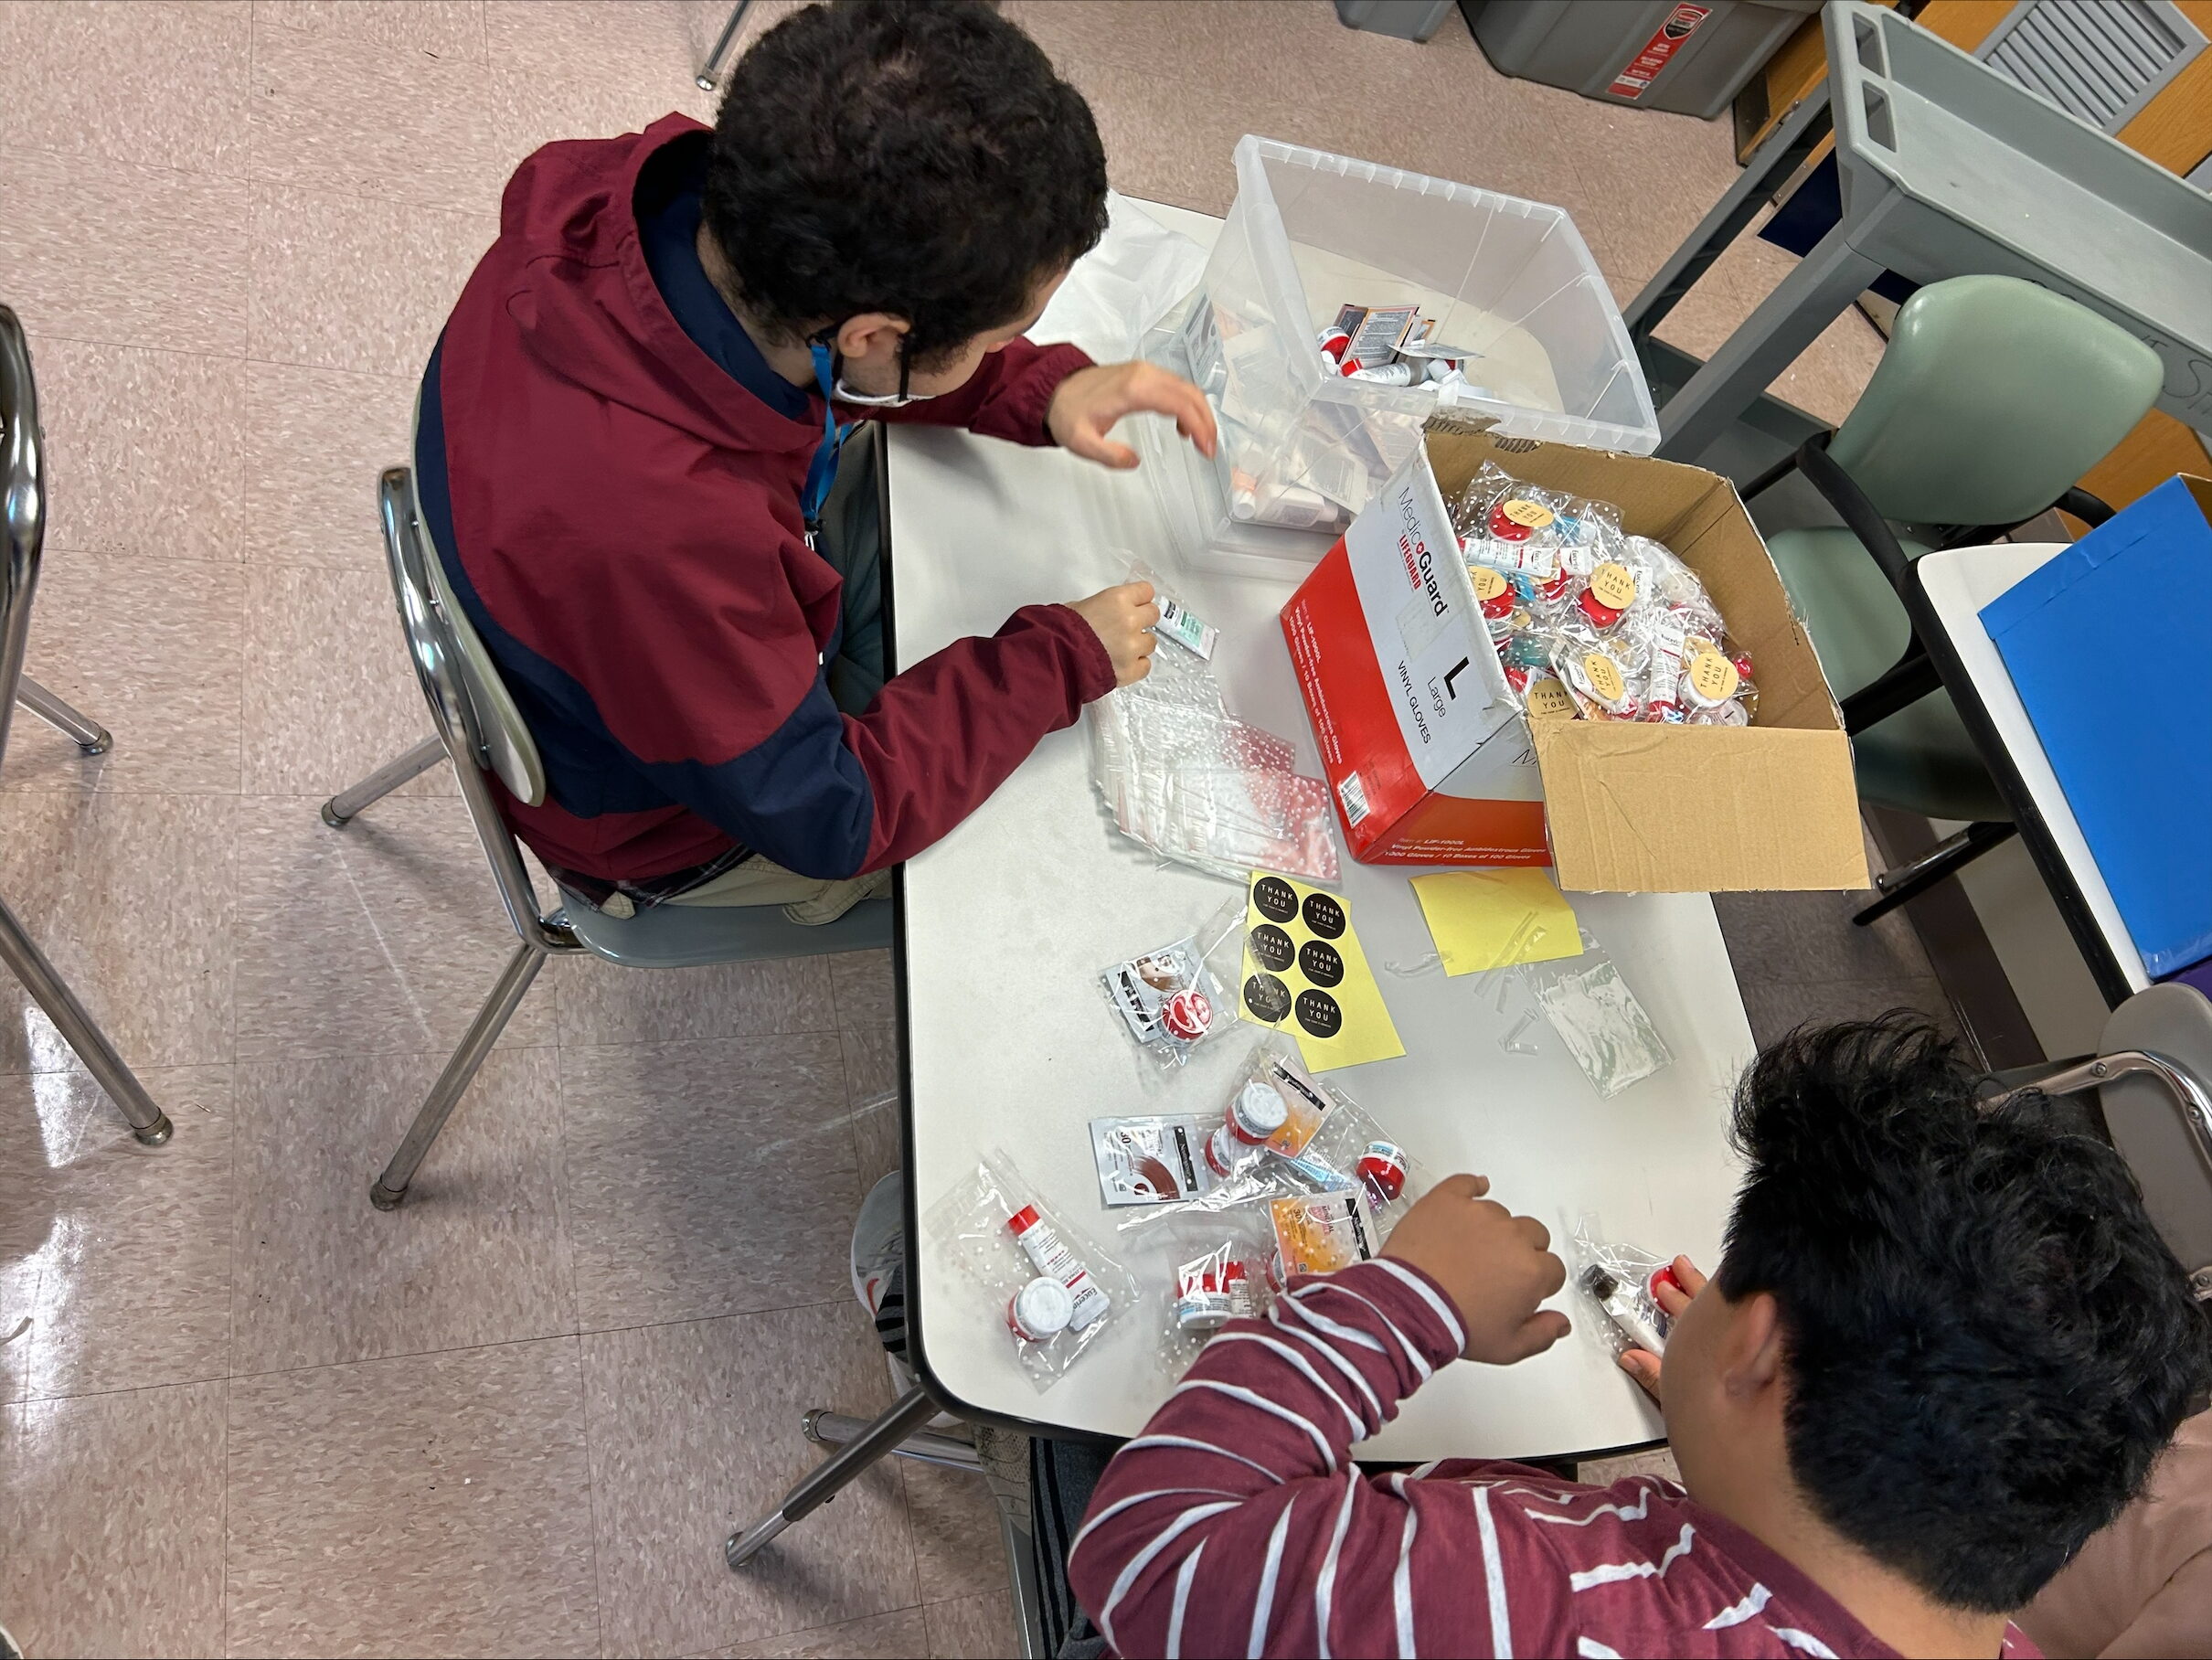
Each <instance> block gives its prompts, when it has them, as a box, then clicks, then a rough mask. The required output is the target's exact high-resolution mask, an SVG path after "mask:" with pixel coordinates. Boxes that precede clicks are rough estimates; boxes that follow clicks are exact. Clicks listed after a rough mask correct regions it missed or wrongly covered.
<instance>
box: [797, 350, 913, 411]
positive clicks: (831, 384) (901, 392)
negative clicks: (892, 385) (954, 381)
mask: <svg viewBox="0 0 2212 1660" xmlns="http://www.w3.org/2000/svg"><path fill="white" fill-rule="evenodd" d="M809 345H810V346H811V348H812V350H813V352H814V379H815V381H816V382H817V383H818V384H819V385H820V386H821V388H822V395H823V397H824V398H826V399H832V400H833V401H835V402H837V403H849V404H853V405H856V407H858V408H860V409H864V410H901V409H904V408H905V407H906V406H907V405H908V404H909V403H927V402H928V401H929V400H930V399H932V398H934V397H936V396H937V394H936V393H935V392H909V391H908V390H907V355H906V347H905V346H904V345H903V344H902V345H901V346H899V389H898V390H897V391H896V392H856V391H855V390H854V389H853V388H851V387H850V386H848V385H846V384H845V375H844V373H843V372H842V367H841V366H842V364H843V359H842V358H841V357H840V356H838V354H837V352H836V351H835V348H833V347H832V346H828V345H825V344H824V342H822V341H819V340H816V341H812V342H810V343H809Z"/></svg>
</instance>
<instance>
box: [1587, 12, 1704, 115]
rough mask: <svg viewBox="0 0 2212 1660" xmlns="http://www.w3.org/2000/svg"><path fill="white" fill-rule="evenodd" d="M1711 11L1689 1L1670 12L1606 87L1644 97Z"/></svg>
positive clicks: (1623, 95) (1619, 93)
mask: <svg viewBox="0 0 2212 1660" xmlns="http://www.w3.org/2000/svg"><path fill="white" fill-rule="evenodd" d="M1712 15H1713V8H1712V7H1711V6H1709V5H1690V4H1684V5H1678V6H1676V7H1675V9H1674V10H1673V11H1671V12H1669V13H1667V15H1666V21H1665V22H1664V23H1662V24H1661V25H1660V26H1659V27H1657V28H1655V29H1654V30H1653V31H1652V37H1651V38H1650V39H1649V40H1647V41H1645V42H1644V43H1643V49H1642V50H1641V51H1639V52H1638V53H1637V54H1636V55H1635V56H1634V57H1633V58H1632V59H1629V60H1628V61H1627V62H1626V63H1624V64H1622V66H1621V72H1620V73H1619V74H1618V75H1616V76H1614V77H1613V84H1612V85H1611V86H1610V87H1608V88H1606V89H1605V90H1607V91H1608V92H1611V94H1612V95H1613V96H1614V97H1615V98H1642V97H1643V95H1644V94H1645V93H1646V92H1648V91H1650V90H1651V89H1652V82H1653V81H1654V80H1655V79H1657V77H1658V74H1659V71H1660V70H1661V69H1664V68H1666V60H1667V59H1670V58H1672V57H1673V56H1674V55H1675V52H1676V51H1677V50H1679V49H1680V48H1681V46H1682V43H1683V42H1684V41H1686V40H1687V39H1688V38H1689V37H1691V36H1692V35H1693V34H1695V33H1696V29H1697V26H1698V25H1699V24H1701V23H1703V22H1704V21H1705V20H1706V19H1707V17H1709V16H1712Z"/></svg>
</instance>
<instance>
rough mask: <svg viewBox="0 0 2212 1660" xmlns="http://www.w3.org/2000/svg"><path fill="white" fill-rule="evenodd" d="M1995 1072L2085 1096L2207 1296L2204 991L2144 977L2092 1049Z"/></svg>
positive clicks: (2017, 1084)
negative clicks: (2048, 1062) (2084, 1054)
mask: <svg viewBox="0 0 2212 1660" xmlns="http://www.w3.org/2000/svg"><path fill="white" fill-rule="evenodd" d="M2003 1081H2004V1082H2005V1084H2007V1085H2010V1086H2012V1087H2013V1088H2015V1089H2022V1088H2026V1089H2036V1090H2040V1091H2043V1092H2044V1093H2045V1094H2047V1095H2080V1096H2083V1097H2085V1098H2086V1099H2087V1100H2088V1101H2089V1102H2090V1103H2091V1104H2093V1106H2094V1108H2095V1111H2096V1114H2097V1116H2098V1118H2099V1119H2100V1122H2101V1126H2102V1128H2103V1130H2104V1133H2105V1134H2106V1136H2107V1137H2108V1138H2109V1139H2110V1140H2111V1143H2112V1144H2113V1145H2114V1146H2116V1147H2118V1148H2119V1149H2120V1152H2121V1155H2122V1157H2123V1158H2125V1159H2126V1160H2127V1161H2128V1167H2129V1168H2130V1169H2131V1170H2132V1171H2133V1172H2134V1173H2135V1180H2136V1182H2137V1183H2138V1184H2139V1185H2140V1186H2142V1188H2143V1208H2144V1209H2145V1210H2147V1211H2149V1212H2150V1216H2151V1220H2152V1222H2153V1224H2154V1226H2156V1228H2157V1229H2158V1231H2159V1234H2160V1235H2161V1236H2162V1237H2163V1238H2164V1240H2165V1242H2166V1243H2167V1245H2169V1246H2170V1247H2172V1248H2173V1251H2174V1254H2175V1257H2177V1258H2178V1259H2179V1260H2180V1261H2181V1265H2182V1266H2183V1267H2184V1268H2185V1269H2187V1270H2188V1271H2189V1282H2190V1284H2191V1285H2192V1286H2193V1287H2194V1288H2195V1290H2196V1295H2197V1298H2198V1300H2199V1301H2200V1302H2204V1303H2207V1304H2212V1000H2207V998H2206V996H2205V995H2204V993H2202V992H2200V991H2198V990H2196V987H2194V986H2189V985H2182V984H2164V985H2154V986H2150V987H2148V988H2146V989H2145V990H2143V991H2139V992H2137V993H2136V994H2135V995H2133V996H2132V997H2130V998H2129V999H2128V1000H2127V1001H2126V1002H2124V1003H2122V1005H2121V1006H2119V1007H2118V1008H2116V1009H2114V1010H2113V1011H2112V1012H2111V1016H2110V1017H2109V1018H2108V1019H2107V1020H2106V1021H2105V1023H2104V1031H2103V1032H2102V1034H2101V1035H2100V1037H2099V1039H2098V1045H2097V1053H2096V1054H2094V1055H2091V1056H2088V1057H2085V1058H2083V1059H2079V1060H2066V1061H2059V1062H2057V1063H2055V1064H2052V1065H2048V1066H2045V1067H2040V1068H2028V1069H2023V1070H2021V1071H2016V1072H2007V1073H2005V1075H2004V1078H2003Z"/></svg>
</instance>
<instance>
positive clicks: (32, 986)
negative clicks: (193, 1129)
mask: <svg viewBox="0 0 2212 1660" xmlns="http://www.w3.org/2000/svg"><path fill="white" fill-rule="evenodd" d="M0 963H6V964H7V965H8V967H9V968H11V969H13V970H14V971H15V973H16V978H17V979H18V980H21V981H22V982H23V985H24V989H25V990H26V991H27V992H29V993H30V995H31V1001H33V1002H34V1003H36V1004H37V1006H39V1007H40V1008H42V1009H44V1010H45V1011H46V1016H47V1018H48V1020H51V1021H52V1022H53V1023H54V1025H55V1027H56V1028H57V1029H58V1030H59V1032H60V1033H61V1035H62V1037H65V1038H67V1039H68V1040H69V1048H72V1049H75V1050H76V1051H77V1059H80V1060H81V1061H83V1062H84V1065H85V1070H86V1071H88V1072H90V1073H91V1074H92V1077H93V1078H94V1080H97V1081H98V1083H99V1085H100V1087H101V1089H103V1090H105V1091H107V1092H108V1099H109V1100H110V1101H113V1102H114V1103H115V1104H116V1105H117V1106H119V1107H121V1108H122V1115H123V1116H124V1117H125V1118H127V1119H129V1120H130V1121H131V1133H132V1134H133V1135H135V1136H136V1137H138V1139H139V1140H140V1141H142V1142H144V1143H145V1144H146V1145H147V1146H149V1147H158V1146H160V1145H161V1144H162V1143H164V1142H165V1141H167V1140H168V1139H169V1131H170V1124H169V1115H168V1114H167V1113H166V1112H163V1111H162V1110H161V1109H160V1108H159V1107H157V1106H155V1105H154V1101H153V1098H152V1097H151V1096H149V1095H148V1094H147V1093H146V1090H145V1086H144V1084H142V1083H140V1082H139V1081H138V1079H137V1076H136V1075H135V1074H134V1073H133V1072H132V1070H131V1069H130V1068H129V1067H127V1066H125V1065H124V1064H123V1060H122V1056H121V1055H118V1054H117V1053H116V1052H115V1046H114V1045H113V1044H112V1043H110V1042H109V1041H108V1037H107V1034H106V1033H105V1032H103V1031H101V1029H100V1027H98V1026H97V1025H96V1024H94V1022H93V1019H92V1016H90V1014H89V1013H87V1012H86V1010H85V1006H84V1005H83V1004H81V1003H80V1002H78V1001H77V994H76V993H75V992H72V991H71V990H69V984H68V982H66V981H64V980H63V979H62V977H61V976H60V975H59V974H56V973H55V972H54V965H53V964H52V963H48V961H47V960H46V953H45V952H41V951H40V950H39V949H38V947H37V944H36V943H35V942H33V941H32V939H31V937H30V935H29V934H27V933H26V932H24V931H23V924H22V923H21V922H19V921H17V920H16V913H15V912H14V911H12V910H9V909H8V908H7V904H6V901H5V900H0Z"/></svg>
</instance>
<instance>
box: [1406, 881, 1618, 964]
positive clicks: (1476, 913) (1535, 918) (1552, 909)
mask: <svg viewBox="0 0 2212 1660" xmlns="http://www.w3.org/2000/svg"><path fill="white" fill-rule="evenodd" d="M1413 892H1414V895H1415V897H1416V898H1418V899H1420V902H1421V915H1422V916H1423V917H1425V918H1427V919H1428V922H1429V937H1430V939H1432V940H1434V941H1435V942H1436V951H1437V955H1439V956H1440V957H1441V958H1443V960H1444V972H1445V973H1446V974H1481V973H1482V972H1483V971H1484V969H1488V968H1504V967H1505V966H1506V965H1507V964H1509V963H1549V962H1552V961H1554V960H1555V959H1557V958H1559V957H1579V956H1580V955H1581V954H1582V932H1581V930H1580V929H1579V928H1578V927H1577V926H1576V925H1575V911H1574V907H1573V906H1571V905H1569V903H1568V902H1567V900H1566V898H1565V897H1564V896H1563V895H1562V894H1561V893H1560V892H1559V890H1558V888H1557V887H1555V886H1554V885H1553V883H1552V879H1551V875H1550V873H1549V872H1548V871H1546V870H1542V869H1537V868H1534V867H1505V868H1502V869H1497V870H1439V871H1436V872H1434V873H1432V874H1430V875H1429V876H1417V877H1415V878H1413Z"/></svg>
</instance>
